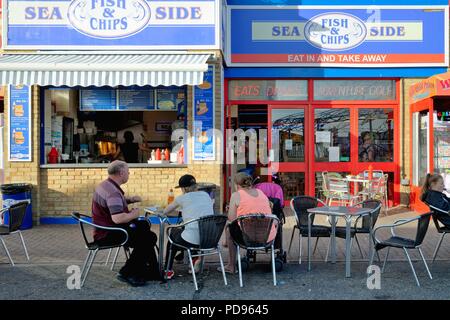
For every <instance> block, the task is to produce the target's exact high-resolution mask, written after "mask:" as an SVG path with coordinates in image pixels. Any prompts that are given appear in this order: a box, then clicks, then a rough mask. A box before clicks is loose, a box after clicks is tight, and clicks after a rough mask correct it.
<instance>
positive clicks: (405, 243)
mask: <svg viewBox="0 0 450 320" xmlns="http://www.w3.org/2000/svg"><path fill="white" fill-rule="evenodd" d="M430 217H431V212H429V213H426V214H423V215H420V216H417V217H414V218H411V219H400V220H397V221H395V222H394V223H393V224H390V225H382V226H379V227H377V228H375V230H374V231H373V234H372V236H373V239H374V241H375V250H374V251H373V253H372V257H371V258H370V263H369V265H371V264H372V263H373V257H374V255H375V251H379V250H381V249H384V248H388V252H387V254H386V257H385V259H384V263H383V268H382V270H381V272H382V273H383V272H384V268H385V266H386V262H387V260H388V257H389V251H390V249H391V247H394V248H402V249H403V251H404V252H405V255H406V257H407V258H408V262H409V265H410V266H411V269H412V271H413V274H414V278H415V279H416V283H417V286H419V287H420V282H419V279H418V278H417V275H416V271H415V270H414V266H413V264H412V262H411V258H410V257H409V254H408V251H407V249H417V250H418V251H419V253H420V256H421V257H422V260H423V263H424V264H425V268H426V269H427V272H428V276H429V277H430V279H433V276H432V275H431V272H430V269H428V265H427V262H426V261H425V258H424V256H423V253H422V250H421V249H420V246H421V245H422V242H423V239H424V238H425V235H426V233H427V230H428V225H429V224H430ZM415 221H417V230H416V237H415V238H414V239H407V238H403V237H400V236H397V235H396V234H395V232H394V229H395V228H396V227H398V226H401V225H405V224H408V223H411V222H415ZM385 228H390V229H391V234H392V237H390V238H389V239H386V240H379V239H377V237H376V233H377V231H378V230H380V229H385Z"/></svg>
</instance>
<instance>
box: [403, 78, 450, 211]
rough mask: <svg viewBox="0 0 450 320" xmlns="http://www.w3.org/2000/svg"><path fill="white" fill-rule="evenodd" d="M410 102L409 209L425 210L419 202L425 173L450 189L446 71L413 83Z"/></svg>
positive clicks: (449, 90)
mask: <svg viewBox="0 0 450 320" xmlns="http://www.w3.org/2000/svg"><path fill="white" fill-rule="evenodd" d="M409 97H410V101H411V106H410V119H411V120H410V121H411V122H410V125H411V149H410V150H412V152H411V155H410V161H411V196H410V203H411V208H412V209H414V210H415V211H418V212H427V211H429V209H428V207H427V206H426V205H425V204H424V203H423V202H422V201H420V199H419V198H420V194H421V186H422V184H423V182H424V178H425V176H426V174H427V173H429V172H434V173H438V174H441V175H442V176H443V178H444V182H445V187H446V189H447V190H450V72H447V73H443V74H438V75H434V76H432V77H430V78H428V79H424V80H422V81H420V82H417V83H415V84H413V85H412V86H411V88H410V91H409Z"/></svg>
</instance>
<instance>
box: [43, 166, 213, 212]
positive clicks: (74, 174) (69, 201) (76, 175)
mask: <svg viewBox="0 0 450 320" xmlns="http://www.w3.org/2000/svg"><path fill="white" fill-rule="evenodd" d="M219 170H220V168H219ZM186 173H190V174H193V175H194V176H195V177H196V178H197V180H198V181H207V182H212V183H215V184H216V185H220V180H219V179H218V178H220V174H218V173H219V171H218V170H217V166H209V165H208V166H198V165H192V166H189V167H188V168H186V169H184V168H130V178H129V180H128V183H126V184H125V185H123V186H122V188H123V190H124V191H125V194H126V195H129V196H132V195H139V196H141V197H142V203H140V204H137V205H139V207H140V208H143V207H146V206H149V205H154V204H158V205H166V204H167V193H168V191H169V190H170V188H173V187H174V186H175V185H177V183H178V179H179V178H180V177H181V176H182V175H183V174H186ZM106 178H107V172H106V168H80V169H63V168H61V169H41V174H40V182H41V206H40V209H41V210H40V211H41V216H67V215H70V213H71V212H72V211H78V212H81V213H88V214H89V213H90V210H91V201H92V194H93V192H94V189H95V187H96V186H97V185H98V184H99V183H100V182H101V181H103V180H104V179H106ZM174 192H175V196H177V195H179V194H181V191H180V190H179V189H174ZM219 196H220V193H219V192H217V193H216V210H218V209H219V205H220V198H219Z"/></svg>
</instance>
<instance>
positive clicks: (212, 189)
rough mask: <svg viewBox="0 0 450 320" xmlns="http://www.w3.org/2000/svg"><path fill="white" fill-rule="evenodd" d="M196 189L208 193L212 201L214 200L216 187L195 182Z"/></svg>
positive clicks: (206, 183)
mask: <svg viewBox="0 0 450 320" xmlns="http://www.w3.org/2000/svg"><path fill="white" fill-rule="evenodd" d="M197 189H198V190H199V191H205V192H206V193H208V194H209V196H210V197H211V199H212V200H213V201H214V199H215V198H216V185H215V184H214V183H210V182H197Z"/></svg>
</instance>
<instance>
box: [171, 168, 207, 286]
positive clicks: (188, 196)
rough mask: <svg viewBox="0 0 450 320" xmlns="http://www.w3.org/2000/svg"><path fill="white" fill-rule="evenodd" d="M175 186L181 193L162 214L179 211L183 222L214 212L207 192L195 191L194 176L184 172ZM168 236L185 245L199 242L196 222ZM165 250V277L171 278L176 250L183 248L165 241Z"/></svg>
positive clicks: (173, 231) (195, 260)
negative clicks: (170, 252)
mask: <svg viewBox="0 0 450 320" xmlns="http://www.w3.org/2000/svg"><path fill="white" fill-rule="evenodd" d="M176 188H181V190H182V191H183V194H182V195H181V196H178V197H176V198H175V200H174V201H173V202H172V203H171V204H169V205H168V206H167V208H166V209H165V210H164V214H169V213H171V212H173V211H175V210H180V211H181V216H182V217H183V222H188V221H190V220H194V219H198V218H200V217H204V216H209V215H213V214H214V209H213V202H212V200H211V198H210V197H209V195H208V193H206V192H205V191H197V182H196V181H195V178H194V176H192V175H190V174H186V175H184V176H182V177H181V178H180V180H179V181H178V186H177V187H176ZM170 238H171V239H172V240H173V241H174V242H175V243H178V244H180V245H182V246H185V247H195V246H198V245H199V244H200V234H199V230H198V224H197V223H191V224H188V225H187V226H186V227H185V228H184V230H181V229H177V230H173V229H172V231H171V233H170ZM171 246H172V257H171V259H170V261H171V263H170V265H168V259H169V251H170V247H171ZM166 247H167V251H166V267H165V270H166V279H171V278H173V276H174V275H175V273H174V272H173V270H172V265H173V260H174V258H175V255H176V254H177V252H178V251H181V250H183V249H182V248H180V247H178V246H176V245H175V244H174V245H171V244H170V243H169V242H168V243H167V246H166ZM197 261H200V260H199V259H194V261H193V262H194V266H195V267H196V270H197V269H198V266H199V264H198V263H197Z"/></svg>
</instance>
